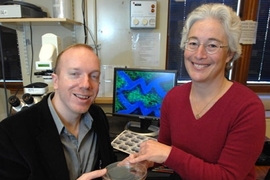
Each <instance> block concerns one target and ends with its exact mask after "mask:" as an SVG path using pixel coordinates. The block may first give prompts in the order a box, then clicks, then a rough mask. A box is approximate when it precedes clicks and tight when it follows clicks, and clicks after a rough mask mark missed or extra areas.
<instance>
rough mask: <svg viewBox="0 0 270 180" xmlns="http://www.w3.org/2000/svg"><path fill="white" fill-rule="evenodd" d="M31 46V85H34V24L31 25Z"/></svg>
mask: <svg viewBox="0 0 270 180" xmlns="http://www.w3.org/2000/svg"><path fill="white" fill-rule="evenodd" d="M30 45H31V56H32V57H31V68H30V84H32V81H33V80H32V78H33V76H32V74H33V62H34V50H33V31H32V23H30Z"/></svg>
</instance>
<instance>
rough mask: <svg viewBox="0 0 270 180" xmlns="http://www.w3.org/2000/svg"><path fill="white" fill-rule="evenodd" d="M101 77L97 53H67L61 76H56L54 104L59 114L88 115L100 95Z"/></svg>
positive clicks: (72, 50)
mask: <svg viewBox="0 0 270 180" xmlns="http://www.w3.org/2000/svg"><path fill="white" fill-rule="evenodd" d="M99 77H100V63H99V59H98V57H97V56H96V55H95V54H94V52H92V51H90V50H89V49H87V48H83V47H77V48H71V49H69V50H67V51H66V52H65V53H64V54H63V55H62V57H61V60H60V62H59V71H58V73H57V74H53V83H54V90H55V95H54V98H53V104H54V106H55V108H56V110H57V111H58V113H75V114H82V113H85V112H86V111H87V110H88V109H89V107H90V105H91V104H92V103H93V102H94V100H95V98H96V96H97V94H98V91H99ZM62 111H63V112H62Z"/></svg>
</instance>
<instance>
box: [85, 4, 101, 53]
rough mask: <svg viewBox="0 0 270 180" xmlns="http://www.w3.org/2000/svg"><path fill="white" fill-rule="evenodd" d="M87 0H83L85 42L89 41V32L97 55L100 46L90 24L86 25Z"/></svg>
mask: <svg viewBox="0 0 270 180" xmlns="http://www.w3.org/2000/svg"><path fill="white" fill-rule="evenodd" d="M85 8H86V7H85V0H82V15H83V29H84V44H87V42H88V33H89V34H90V37H91V39H92V41H93V43H94V49H96V55H97V56H98V50H99V49H98V46H97V43H96V41H95V39H94V36H93V33H92V32H91V31H90V29H89V28H88V26H87V25H86V18H85Z"/></svg>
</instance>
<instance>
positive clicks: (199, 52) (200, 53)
mask: <svg viewBox="0 0 270 180" xmlns="http://www.w3.org/2000/svg"><path fill="white" fill-rule="evenodd" d="M195 56H196V58H197V59H203V58H205V57H206V56H207V52H206V49H205V47H204V45H203V44H200V45H199V47H198V49H197V51H196V52H195Z"/></svg>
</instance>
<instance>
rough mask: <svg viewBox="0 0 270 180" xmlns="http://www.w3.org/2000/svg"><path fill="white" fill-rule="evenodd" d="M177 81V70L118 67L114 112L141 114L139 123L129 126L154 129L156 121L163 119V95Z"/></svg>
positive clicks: (132, 114) (142, 131)
mask: <svg viewBox="0 0 270 180" xmlns="http://www.w3.org/2000/svg"><path fill="white" fill-rule="evenodd" d="M176 84H177V71H176V70H159V69H139V68H115V69H114V81H113V87H114V90H113V112H112V114H113V115H114V116H126V117H134V118H137V119H138V121H137V122H139V125H138V123H135V122H136V121H135V122H132V123H133V124H131V122H129V123H128V129H130V130H132V131H135V132H138V133H151V132H152V131H155V129H149V127H150V126H152V121H159V119H160V109H161V104H162V101H163V98H164V97H165V95H166V94H167V92H168V91H169V90H171V89H172V88H173V87H174V86H175V85H176ZM157 129H158V127H157Z"/></svg>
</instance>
